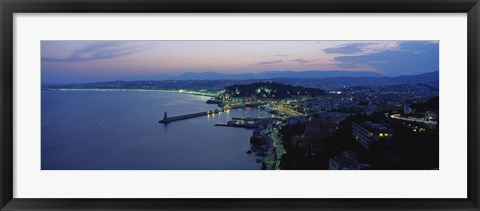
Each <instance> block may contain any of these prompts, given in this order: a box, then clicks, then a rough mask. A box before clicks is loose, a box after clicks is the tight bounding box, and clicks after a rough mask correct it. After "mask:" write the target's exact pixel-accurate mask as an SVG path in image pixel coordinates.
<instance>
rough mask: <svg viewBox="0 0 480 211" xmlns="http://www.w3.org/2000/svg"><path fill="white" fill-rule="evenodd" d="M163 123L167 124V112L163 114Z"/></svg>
mask: <svg viewBox="0 0 480 211" xmlns="http://www.w3.org/2000/svg"><path fill="white" fill-rule="evenodd" d="M163 122H165V123H166V122H167V112H166V111H165V113H164V114H163Z"/></svg>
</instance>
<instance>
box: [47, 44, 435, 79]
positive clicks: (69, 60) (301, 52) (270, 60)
mask: <svg viewBox="0 0 480 211" xmlns="http://www.w3.org/2000/svg"><path fill="white" fill-rule="evenodd" d="M41 56H42V58H41V61H42V62H41V68H42V70H41V71H42V83H82V82H95V81H112V80H123V79H128V78H131V77H139V76H142V77H144V76H155V75H180V74H182V73H185V72H207V71H213V72H218V73H224V74H229V73H232V74H233V73H257V72H263V71H311V70H318V71H327V70H328V71H330V70H345V71H373V72H377V73H380V74H383V75H385V76H398V75H414V74H421V73H425V72H432V71H438V68H439V43H438V42H437V41H42V42H41Z"/></svg>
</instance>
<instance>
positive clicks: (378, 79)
mask: <svg viewBox="0 0 480 211" xmlns="http://www.w3.org/2000/svg"><path fill="white" fill-rule="evenodd" d="M292 73H295V72H280V73H278V74H274V73H273V72H270V74H266V73H264V75H262V76H263V77H266V76H269V77H273V76H274V75H275V76H278V77H277V78H265V79H263V78H249V79H238V80H233V79H226V80H225V79H218V78H220V77H219V76H218V77H214V75H223V74H218V73H212V74H211V75H210V77H207V75H208V74H205V73H191V74H184V75H183V79H170V80H167V79H165V80H159V79H149V80H122V81H110V82H95V83H84V84H64V85H52V84H50V85H49V84H43V85H42V87H43V88H46V89H51V88H53V89H57V88H89V89H90V88H102V89H190V90H201V89H206V90H219V89H222V88H224V87H226V86H231V85H239V84H251V83H255V82H276V83H282V84H288V85H294V86H302V87H307V88H320V89H324V90H332V89H339V88H345V87H353V86H390V85H400V84H425V85H428V86H430V87H432V89H438V87H439V72H438V71H436V72H429V73H423V74H419V75H408V76H397V77H386V76H381V75H379V74H377V73H373V72H345V71H342V73H340V71H338V72H335V71H333V72H326V73H325V72H320V71H312V72H306V73H303V72H302V73H301V74H298V73H297V74H295V75H291V74H292ZM349 73H352V74H351V75H348V74H349ZM259 74H260V73H259ZM302 74H304V76H303V77H306V75H309V76H310V77H306V78H302V77H300V76H299V75H302ZM345 74H346V75H348V76H342V75H345ZM197 75H198V77H197ZM253 75H256V74H253ZM281 75H282V76H284V77H279V76H281ZM335 75H337V76H336V77H335ZM338 75H340V76H338ZM187 76H188V77H187ZM199 76H202V77H199ZM237 76H238V75H237ZM293 76H295V77H293ZM322 76H323V78H321V77H322ZM329 76H330V77H329ZM189 77H193V78H195V79H188V78H189ZM258 77H260V76H258ZM179 78H182V77H180V76H179ZM238 78H240V77H238Z"/></svg>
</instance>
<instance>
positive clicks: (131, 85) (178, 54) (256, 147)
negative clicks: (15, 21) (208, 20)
mask: <svg viewBox="0 0 480 211" xmlns="http://www.w3.org/2000/svg"><path fill="white" fill-rule="evenodd" d="M439 118H440V117H439V42H438V41H436V40H418V41H415V40H413V41H412V40H408V41H406V40H364V41H354V40H352V41H348V40H347V41H345V40H341V41H340V40H338V41H335V40H258V41H256V40H253V41H252V40H212V41H206V40H202V41H199V40H151V41H150V40H149V41H144V40H44V41H41V161H40V162H41V170H439Z"/></svg>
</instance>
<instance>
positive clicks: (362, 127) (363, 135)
mask: <svg viewBox="0 0 480 211" xmlns="http://www.w3.org/2000/svg"><path fill="white" fill-rule="evenodd" d="M352 136H353V138H354V139H355V141H357V142H358V143H359V144H360V145H362V146H363V147H364V148H365V149H368V147H369V146H370V144H371V143H372V142H382V143H386V142H387V143H388V142H390V141H391V140H392V138H393V132H392V130H390V129H389V128H387V126H386V125H383V124H375V123H372V122H364V123H355V122H353V123H352Z"/></svg>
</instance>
